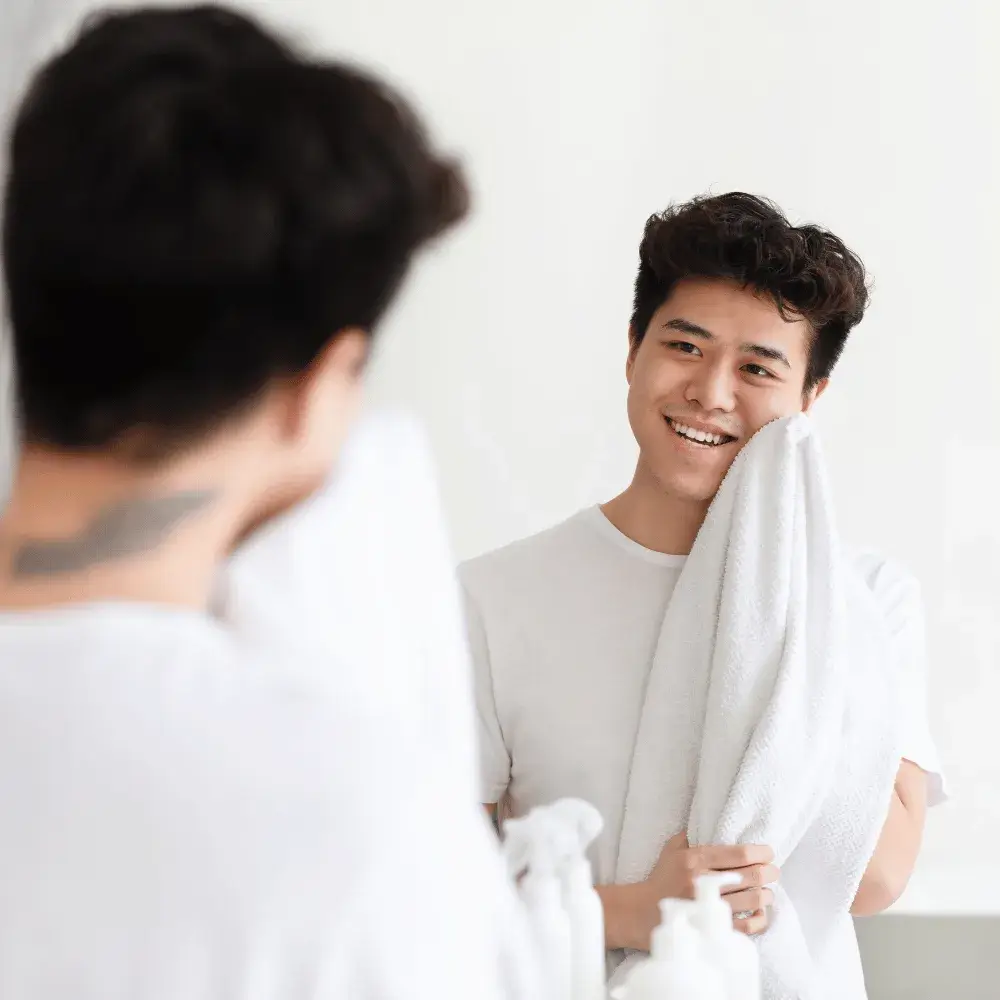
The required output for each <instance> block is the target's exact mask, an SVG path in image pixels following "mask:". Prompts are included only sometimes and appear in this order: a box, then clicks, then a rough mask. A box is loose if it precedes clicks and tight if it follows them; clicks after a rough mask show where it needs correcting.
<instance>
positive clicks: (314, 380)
mask: <svg viewBox="0 0 1000 1000" xmlns="http://www.w3.org/2000/svg"><path fill="white" fill-rule="evenodd" d="M370 341H371V338H370V337H369V335H368V334H367V333H365V331H364V330H361V329H358V328H354V327H350V328H348V329H346V330H341V331H339V332H338V333H337V334H336V335H335V336H333V337H331V338H330V340H329V342H328V343H327V345H326V346H325V347H324V348H323V349H322V350H321V351H320V353H319V354H318V355H317V356H316V358H315V359H314V360H313V362H312V364H311V365H309V367H308V368H307V369H306V370H305V371H304V372H303V373H302V374H301V375H300V376H298V377H297V378H296V379H295V381H294V385H293V386H292V387H291V389H292V393H291V400H290V402H291V405H290V407H289V409H288V418H289V421H290V423H289V428H288V429H289V431H290V432H291V433H292V434H295V435H297V434H299V433H300V432H301V431H302V430H303V428H304V427H305V425H306V424H307V423H308V421H309V419H310V415H311V414H312V412H313V411H314V408H315V407H316V406H323V405H324V400H329V399H332V398H336V396H338V395H342V394H345V393H351V392H353V391H354V390H355V389H356V388H357V386H358V383H359V382H360V380H361V376H362V374H363V373H364V369H365V364H366V362H367V360H368V354H369V347H370ZM328 390H334V394H331V393H330V392H329V391H328Z"/></svg>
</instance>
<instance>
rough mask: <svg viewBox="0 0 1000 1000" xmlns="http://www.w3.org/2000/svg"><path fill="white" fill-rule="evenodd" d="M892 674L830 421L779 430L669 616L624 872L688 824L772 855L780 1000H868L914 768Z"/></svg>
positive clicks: (765, 942)
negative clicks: (871, 931) (863, 890)
mask: <svg viewBox="0 0 1000 1000" xmlns="http://www.w3.org/2000/svg"><path fill="white" fill-rule="evenodd" d="M893 670H894V668H893V666H892V664H891V663H890V661H889V657H888V647H887V645H886V641H885V638H884V636H883V632H882V627H881V622H880V620H879V617H878V613H877V611H876V609H875V607H874V605H873V604H872V602H871V599H870V595H869V593H868V591H867V589H866V588H865V585H864V583H863V581H861V580H860V579H859V578H858V577H856V576H855V574H854V572H853V570H852V569H851V567H850V565H849V563H848V561H847V559H846V558H845V556H844V555H843V554H842V552H841V549H840V545H839V541H838V539H837V535H836V530H835V526H834V521H833V515H832V507H831V502H830V496H829V492H828V489H827V484H826V478H825V473H824V466H823V460H822V455H821V452H820V447H819V442H818V440H817V436H816V434H815V433H814V431H813V425H812V423H811V421H810V420H809V419H808V418H807V417H806V416H804V415H797V416H795V417H792V418H787V419H783V420H780V421H776V422H774V423H772V424H770V425H768V426H767V427H765V428H764V429H762V430H761V431H759V432H758V433H757V434H756V435H755V436H754V438H753V439H752V440H751V441H750V442H748V444H747V446H746V447H745V448H744V449H743V451H742V452H741V453H740V455H739V456H738V457H737V459H736V461H735V462H734V463H733V466H732V468H731V469H730V471H729V474H728V475H727V477H726V479H725V481H724V482H723V484H722V487H721V488H720V490H719V493H718V495H717V496H716V498H715V500H714V502H713V504H712V506H711V508H710V510H709V513H708V517H707V518H706V520H705V523H704V525H703V526H702V528H701V531H700V532H699V534H698V537H697V539H696V541H695V544H694V547H693V548H692V551H691V555H690V557H689V558H688V560H687V563H686V564H685V567H684V570H683V571H682V573H681V576H680V579H679V580H678V582H677V587H676V590H675V591H674V594H673V596H672V598H671V601H670V604H669V606H668V608H667V611H666V614H665V616H664V623H663V628H662V631H661V634H660V638H659V642H658V645H657V649H656V652H655V655H654V659H653V665H652V670H651V673H650V677H649V681H648V686H647V691H646V697H645V702H644V705H643V710H642V715H641V719H640V724H639V730H638V734H637V738H636V746H635V750H634V755H633V760H632V769H631V773H630V778H629V789H628V794H627V798H626V805H625V817H624V823H623V828H622V834H621V840H620V844H619V857H618V869H617V880H618V881H620V882H633V881H637V880H640V879H642V878H644V877H645V876H646V875H647V873H648V872H649V871H650V870H651V868H652V866H653V865H654V863H655V862H656V860H657V858H658V857H659V853H660V849H661V847H662V845H663V843H664V842H665V841H666V840H667V839H668V838H669V837H671V836H672V835H674V834H676V833H677V832H678V831H679V830H680V829H683V827H684V820H685V818H687V834H688V838H689V841H690V842H691V843H692V844H739V843H742V844H767V845H769V846H771V847H773V848H774V850H775V852H776V855H777V863H778V864H779V865H780V866H781V869H782V877H781V880H780V884H779V885H778V886H777V887H776V893H775V895H776V899H775V906H774V910H773V919H772V924H771V927H770V929H769V930H768V931H767V933H766V934H764V935H763V936H762V937H761V938H759V939H758V940H759V944H760V951H761V965H762V973H763V979H764V983H763V985H764V996H765V998H766V1000H816V998H821V997H822V998H827V997H829V998H830V1000H833V998H836V1000H859V998H863V997H864V996H865V992H864V984H863V980H862V978H861V975H860V964H859V962H858V960H857V948H856V943H855V941H854V937H853V927H852V924H851V920H850V916H849V909H850V905H851V903H852V901H853V899H854V895H855V893H856V892H857V889H858V886H859V884H860V881H861V877H862V875H863V874H864V870H865V868H866V866H867V863H868V861H869V859H870V858H871V855H872V853H873V851H874V847H875V844H876V841H877V839H878V835H879V833H880V831H881V827H882V824H883V823H884V821H885V818H886V815H887V812H888V807H889V801H890V797H891V794H892V788H893V780H894V776H895V773H896V770H897V768H898V766H899V748H898V738H897V733H896V729H897V726H896V724H895V721H894V720H895V711H894V706H895V704H896V703H897V699H896V697H895V692H896V683H895V680H894V674H893ZM633 960H634V959H632V958H630V959H629V960H627V961H626V962H625V963H624V964H623V965H622V966H620V967H619V969H618V970H617V972H616V974H615V976H614V979H613V982H614V983H615V984H617V983H618V982H620V981H621V979H622V978H623V974H624V972H625V971H626V967H627V966H628V965H630V964H632V961H633ZM831 977H832V978H831Z"/></svg>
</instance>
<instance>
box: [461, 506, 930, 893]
mask: <svg viewBox="0 0 1000 1000" xmlns="http://www.w3.org/2000/svg"><path fill="white" fill-rule="evenodd" d="M684 561H685V557H684V556H674V555H665V554H663V553H659V552H653V551H651V550H649V549H646V548H644V547H643V546H641V545H639V544H637V543H636V542H634V541H632V540H631V539H630V538H628V537H627V536H625V535H623V534H622V533H621V532H620V531H618V529H617V528H615V527H614V525H612V524H611V522H610V521H609V520H608V519H607V518H606V517H605V516H604V514H603V513H602V512H601V510H600V508H599V507H594V508H589V509H587V510H584V511H581V512H580V513H579V514H577V515H575V516H574V517H572V518H570V519H569V520H568V521H565V522H563V523H562V524H559V525H557V526H556V527H554V528H551V529H549V530H548V531H545V532H542V533H541V534H539V535H536V536H534V537H532V538H528V539H525V540H523V541H520V542H515V543H514V544H513V545H509V546H507V547H506V548H503V549H500V550H499V551H497V552H493V553H490V554H488V555H486V556H482V557H480V558H478V559H474V560H472V561H471V562H469V563H466V564H465V565H464V566H463V567H462V569H461V572H460V577H461V580H462V583H463V585H464V589H465V596H466V606H467V618H468V627H469V634H470V640H471V644H472V653H473V663H474V668H475V680H476V702H477V708H478V717H479V745H480V769H481V796H482V799H483V801H484V802H500V803H501V808H502V811H503V813H504V814H505V815H514V816H519V815H523V814H524V813H525V812H527V811H528V810H530V809H532V808H533V807H535V806H537V805H541V804H544V803H548V802H551V801H553V800H554V799H558V798H561V797H563V796H578V797H580V798H582V799H586V800H587V801H589V802H592V803H593V804H594V805H595V806H596V807H597V808H598V809H599V810H600V811H601V814H602V816H603V817H604V821H605V828H604V831H603V832H602V834H601V836H600V838H599V839H598V841H597V843H596V844H595V847H594V852H593V861H594V866H595V876H596V878H597V880H598V882H602V883H603V882H610V881H613V880H614V874H615V866H616V860H617V850H618V841H619V839H620V835H621V827H622V819H623V813H624V807H625V794H626V790H627V783H628V773H629V767H630V765H631V758H632V751H633V748H634V745H635V738H636V733H637V731H638V727H639V717H640V713H641V709H642V703H643V697H644V691H645V686H646V679H647V677H648V674H649V670H650V668H651V666H652V660H653V653H654V650H655V647H656V642H657V639H658V637H659V632H660V627H661V625H662V622H663V616H664V612H665V610H666V606H667V602H668V601H669V599H670V595H671V593H672V592H673V588H674V585H675V583H676V581H677V578H678V576H679V575H680V571H681V567H682V566H683V565H684ZM857 565H858V567H859V569H860V570H861V572H862V573H863V574H864V576H865V578H866V579H867V581H868V583H869V585H870V586H871V588H872V591H873V593H874V595H875V597H876V600H877V601H878V602H879V603H880V605H881V606H882V608H883V609H884V612H885V616H886V621H887V623H888V626H889V630H890V633H891V635H892V637H893V638H892V641H893V649H894V653H895V655H896V656H898V657H900V662H901V663H904V664H905V666H906V670H907V675H908V677H909V679H910V684H909V687H908V689H907V692H906V699H907V700H906V704H905V705H904V706H903V709H902V714H903V717H904V720H905V722H904V729H905V740H904V747H905V753H904V755H905V756H906V757H907V758H908V759H911V760H913V761H914V762H915V763H917V764H918V765H920V766H921V767H922V768H923V769H924V770H925V771H927V772H928V790H929V798H930V801H931V802H932V803H935V802H938V801H940V799H941V798H942V796H943V787H942V781H941V768H940V764H939V762H938V755H937V751H936V749H935V747H934V743H933V741H932V739H931V736H930V733H929V729H928V723H927V710H926V681H925V671H926V666H925V657H924V645H923V642H924V640H923V617H922V612H921V608H920V599H919V591H918V589H917V586H916V583H915V581H914V580H913V579H912V578H911V577H909V576H907V575H906V574H904V573H903V572H901V571H900V570H899V569H898V568H896V567H895V566H893V565H892V564H891V563H888V562H886V561H884V560H881V559H879V558H877V557H874V556H868V555H865V556H859V557H858V559H857Z"/></svg>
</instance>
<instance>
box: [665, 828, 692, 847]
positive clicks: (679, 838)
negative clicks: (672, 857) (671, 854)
mask: <svg viewBox="0 0 1000 1000" xmlns="http://www.w3.org/2000/svg"><path fill="white" fill-rule="evenodd" d="M689 846H690V845H689V844H688V837H687V834H686V833H685V832H684V831H683V830H681V832H680V833H675V834H674V835H673V836H672V837H671V838H670V839H669V840H668V841H667V842H666V843H665V844H664V845H663V850H664V851H686V850H687V849H688V847H689Z"/></svg>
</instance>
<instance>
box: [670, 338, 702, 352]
mask: <svg viewBox="0 0 1000 1000" xmlns="http://www.w3.org/2000/svg"><path fill="white" fill-rule="evenodd" d="M667 346H668V347H672V348H674V349H675V350H678V351H681V352H683V353H684V354H699V353H701V352H700V351H699V350H698V348H697V347H695V345H694V344H690V343H688V342H687V341H686V340H672V341H671V342H670V343H669V344H668V345H667Z"/></svg>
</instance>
